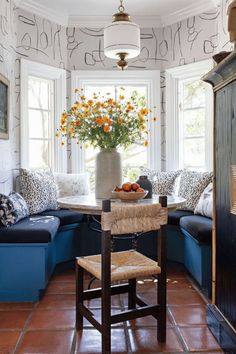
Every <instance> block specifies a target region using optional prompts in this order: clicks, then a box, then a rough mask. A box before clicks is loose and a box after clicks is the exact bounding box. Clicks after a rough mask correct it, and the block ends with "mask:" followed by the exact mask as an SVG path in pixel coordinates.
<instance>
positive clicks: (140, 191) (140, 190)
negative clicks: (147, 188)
mask: <svg viewBox="0 0 236 354" xmlns="http://www.w3.org/2000/svg"><path fill="white" fill-rule="evenodd" d="M136 192H138V193H143V192H144V189H143V188H140V187H139V188H138V189H137V190H136Z"/></svg>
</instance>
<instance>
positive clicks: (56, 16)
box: [14, 0, 220, 28]
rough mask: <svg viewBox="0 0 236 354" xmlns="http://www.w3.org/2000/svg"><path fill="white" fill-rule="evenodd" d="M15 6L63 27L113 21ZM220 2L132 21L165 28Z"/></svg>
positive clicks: (28, 4)
mask: <svg viewBox="0 0 236 354" xmlns="http://www.w3.org/2000/svg"><path fill="white" fill-rule="evenodd" d="M14 2H15V5H16V6H17V7H19V8H21V9H23V10H25V11H28V12H31V13H33V14H37V15H39V16H41V17H43V18H45V19H47V20H50V21H52V22H54V23H57V24H60V25H62V26H65V27H67V26H69V27H90V28H96V27H97V28H99V27H104V26H105V25H106V24H107V23H110V22H111V20H112V14H111V16H79V15H69V16H68V15H66V14H63V13H60V12H57V11H54V10H52V9H50V8H49V7H47V6H43V5H40V4H39V3H38V2H37V1H35V0H14ZM219 2H220V0H208V1H207V0H197V1H196V4H195V5H191V6H187V7H185V8H183V9H181V10H179V11H176V12H173V13H171V14H169V15H167V16H145V15H143V16H138V15H137V16H135V15H132V20H133V21H134V22H136V23H137V24H138V25H139V26H140V27H142V28H145V27H146V28H150V27H155V28H159V27H164V26H169V25H172V24H174V23H177V22H180V21H182V20H185V19H187V18H189V17H192V16H195V15H198V14H201V13H203V12H206V11H209V10H212V9H213V8H216V7H217V6H218V5H219Z"/></svg>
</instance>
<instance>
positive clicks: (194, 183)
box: [178, 171, 213, 211]
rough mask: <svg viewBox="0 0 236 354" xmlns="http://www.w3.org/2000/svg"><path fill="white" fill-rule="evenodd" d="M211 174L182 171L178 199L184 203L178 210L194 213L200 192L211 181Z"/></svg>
mask: <svg viewBox="0 0 236 354" xmlns="http://www.w3.org/2000/svg"><path fill="white" fill-rule="evenodd" d="M212 177H213V174H212V172H196V171H183V172H182V174H181V177H180V186H179V193H178V195H179V197H183V198H185V199H186V202H185V203H184V204H183V205H182V206H181V208H178V210H190V211H194V209H195V208H196V205H197V203H198V201H199V199H200V197H201V194H202V192H203V191H204V189H205V188H206V187H207V186H208V184H209V183H210V182H211V181H212Z"/></svg>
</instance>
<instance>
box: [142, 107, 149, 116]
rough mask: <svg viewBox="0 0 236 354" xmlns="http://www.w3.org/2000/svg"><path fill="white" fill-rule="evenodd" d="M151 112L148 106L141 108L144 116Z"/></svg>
mask: <svg viewBox="0 0 236 354" xmlns="http://www.w3.org/2000/svg"><path fill="white" fill-rule="evenodd" d="M148 113H149V110H148V109H147V108H142V109H141V110H140V114H142V115H143V116H147V115H148Z"/></svg>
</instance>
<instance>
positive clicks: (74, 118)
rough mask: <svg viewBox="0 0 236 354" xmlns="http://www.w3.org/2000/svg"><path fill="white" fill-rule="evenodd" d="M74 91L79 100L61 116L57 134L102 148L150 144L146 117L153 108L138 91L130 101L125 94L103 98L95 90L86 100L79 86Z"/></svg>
mask: <svg viewBox="0 0 236 354" xmlns="http://www.w3.org/2000/svg"><path fill="white" fill-rule="evenodd" d="M123 90H124V89H123ZM75 92H76V94H77V100H76V102H75V103H74V104H73V105H72V107H71V108H70V109H69V110H68V111H67V112H63V113H62V115H61V120H60V127H59V129H58V131H57V134H56V135H57V136H58V137H59V136H62V138H66V137H69V138H72V139H76V140H77V142H78V143H89V144H90V145H92V146H93V147H100V148H103V149H112V148H117V147H120V146H122V147H124V148H127V147H128V146H129V145H131V144H133V143H135V142H139V143H140V142H142V143H143V144H144V145H145V146H147V145H148V139H147V134H148V126H147V123H148V118H147V117H148V114H149V112H150V110H149V109H148V108H147V107H146V104H145V98H144V97H140V96H138V94H137V92H136V91H134V92H133V94H132V96H131V98H130V99H129V100H127V101H126V100H125V97H124V95H120V96H119V99H118V100H114V99H113V98H111V97H110V94H109V93H107V94H106V96H102V98H101V99H100V98H99V94H95V93H94V94H93V98H92V99H86V97H85V95H84V94H83V90H78V89H76V90H75ZM155 119H156V118H154V121H155ZM62 144H64V142H63V141H62Z"/></svg>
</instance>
